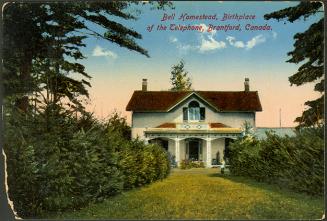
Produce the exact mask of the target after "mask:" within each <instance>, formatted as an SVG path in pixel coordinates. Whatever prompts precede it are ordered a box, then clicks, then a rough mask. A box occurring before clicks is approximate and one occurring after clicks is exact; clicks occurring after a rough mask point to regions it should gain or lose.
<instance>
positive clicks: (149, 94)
mask: <svg viewBox="0 0 327 221" xmlns="http://www.w3.org/2000/svg"><path fill="white" fill-rule="evenodd" d="M192 93H194V94H195V95H197V96H199V97H200V98H202V99H203V100H205V101H206V102H207V103H209V104H210V105H211V106H213V107H214V108H216V109H217V110H219V111H262V107H261V103H260V100H259V96H258V92H257V91H247V92H246V91H134V93H133V95H132V98H131V99H130V101H129V102H128V104H127V107H126V110H127V111H135V112H167V111H168V110H169V109H170V108H172V107H173V106H175V105H176V104H178V103H179V102H180V101H182V100H183V99H184V98H186V97H188V96H189V95H191V94H192Z"/></svg>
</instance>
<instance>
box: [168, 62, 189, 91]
mask: <svg viewBox="0 0 327 221" xmlns="http://www.w3.org/2000/svg"><path fill="white" fill-rule="evenodd" d="M184 66H185V62H184V61H183V60H181V61H180V62H179V63H178V64H176V65H173V66H172V68H171V77H170V81H171V84H172V88H171V89H170V90H172V91H188V90H191V89H192V88H191V87H192V82H191V79H190V78H189V77H188V72H187V71H186V70H185V69H184Z"/></svg>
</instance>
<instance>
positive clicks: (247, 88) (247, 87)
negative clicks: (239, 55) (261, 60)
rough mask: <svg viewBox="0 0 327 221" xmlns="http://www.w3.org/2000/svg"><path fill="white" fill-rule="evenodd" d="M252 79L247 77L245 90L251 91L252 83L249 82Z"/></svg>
mask: <svg viewBox="0 0 327 221" xmlns="http://www.w3.org/2000/svg"><path fill="white" fill-rule="evenodd" d="M249 81H250V79H249V78H245V81H244V91H250V83H249Z"/></svg>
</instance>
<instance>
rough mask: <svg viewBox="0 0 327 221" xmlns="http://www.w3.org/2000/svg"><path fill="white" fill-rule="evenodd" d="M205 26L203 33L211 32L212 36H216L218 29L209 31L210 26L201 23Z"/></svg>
mask: <svg viewBox="0 0 327 221" xmlns="http://www.w3.org/2000/svg"><path fill="white" fill-rule="evenodd" d="M200 25H201V26H202V27H203V29H202V30H203V31H200V32H201V33H203V32H204V33H206V34H211V35H212V36H214V35H215V34H216V33H217V30H212V31H210V32H208V28H209V27H208V26H207V25H206V24H200Z"/></svg>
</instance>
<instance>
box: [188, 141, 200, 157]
mask: <svg viewBox="0 0 327 221" xmlns="http://www.w3.org/2000/svg"><path fill="white" fill-rule="evenodd" d="M199 145H200V143H199V141H198V140H190V141H189V143H188V158H189V159H190V160H195V161H198V160H199V150H200V148H199Z"/></svg>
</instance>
